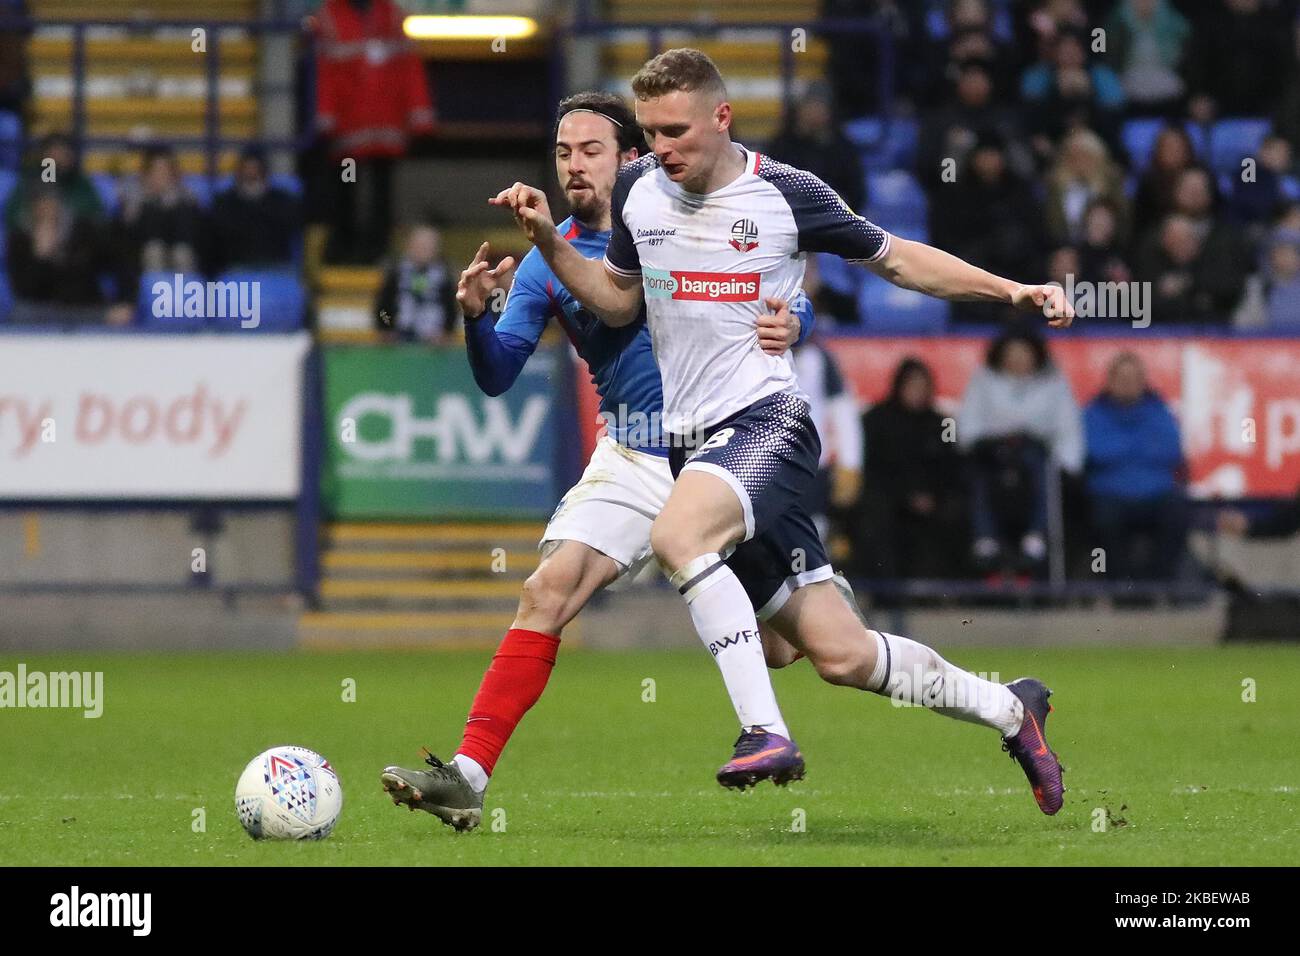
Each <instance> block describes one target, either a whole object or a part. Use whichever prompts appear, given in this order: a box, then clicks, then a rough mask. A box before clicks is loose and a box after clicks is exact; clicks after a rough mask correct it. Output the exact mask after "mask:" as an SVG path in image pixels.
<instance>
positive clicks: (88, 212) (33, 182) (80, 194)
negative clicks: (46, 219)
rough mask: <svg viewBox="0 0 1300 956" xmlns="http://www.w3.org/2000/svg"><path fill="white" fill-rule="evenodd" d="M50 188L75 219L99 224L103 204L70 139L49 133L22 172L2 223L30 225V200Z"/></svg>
mask: <svg viewBox="0 0 1300 956" xmlns="http://www.w3.org/2000/svg"><path fill="white" fill-rule="evenodd" d="M48 185H53V186H55V187H56V188H57V189H58V192H59V196H60V198H61V200H62V203H63V205H64V207H65V208H66V209H67V210H68V212H69V213H70V214H71V215H72V217H73V218H74V219H85V220H87V221H88V222H90V223H92V224H95V225H98V224H100V223H102V222H103V220H104V205H103V203H101V202H100V201H99V193H98V192H96V191H95V184H94V183H92V182H91V181H90V177H89V176H87V175H86V174H85V173H83V172H82V171H81V163H80V161H79V157H78V156H77V151H76V149H74V148H73V145H72V140H71V138H69V137H68V136H66V135H64V134H63V133H51V134H49V135H48V136H46V137H45V138H44V139H42V140H41V142H40V144H39V145H38V147H37V150H36V155H35V156H33V157H32V162H31V165H30V166H29V167H28V168H27V169H26V170H25V171H24V174H23V176H22V178H21V179H20V180H19V181H18V185H17V187H16V188H15V189H14V191H13V193H12V194H11V195H10V196H9V202H8V204H7V205H6V207H5V224H6V225H7V226H8V227H9V228H10V229H15V228H18V227H19V226H23V225H26V226H31V224H32V223H31V220H30V219H29V218H28V216H29V214H30V212H31V204H32V197H33V196H34V195H35V194H36V193H38V192H44V191H45V187H46V186H48Z"/></svg>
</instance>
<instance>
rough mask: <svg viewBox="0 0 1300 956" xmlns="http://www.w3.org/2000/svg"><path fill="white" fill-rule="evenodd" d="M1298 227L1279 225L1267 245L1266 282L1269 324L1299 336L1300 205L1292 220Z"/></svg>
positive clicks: (1296, 208) (1293, 213)
mask: <svg viewBox="0 0 1300 956" xmlns="http://www.w3.org/2000/svg"><path fill="white" fill-rule="evenodd" d="M1289 218H1290V219H1292V220H1293V221H1296V224H1295V225H1291V226H1286V225H1279V226H1278V227H1277V228H1276V229H1274V230H1273V232H1272V233H1271V234H1270V236H1269V239H1268V242H1267V244H1266V246H1265V250H1266V255H1267V259H1266V260H1265V264H1264V279H1265V281H1266V282H1267V283H1268V322H1269V325H1270V326H1271V327H1272V328H1274V329H1277V330H1279V331H1281V330H1285V331H1287V332H1289V333H1290V334H1292V335H1294V334H1297V333H1300V206H1295V207H1293V211H1292V213H1291V215H1290V217H1289Z"/></svg>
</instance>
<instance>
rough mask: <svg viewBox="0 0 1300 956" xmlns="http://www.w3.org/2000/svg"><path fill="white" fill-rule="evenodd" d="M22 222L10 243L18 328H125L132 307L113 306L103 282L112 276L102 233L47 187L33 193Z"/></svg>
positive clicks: (13, 319)
mask: <svg viewBox="0 0 1300 956" xmlns="http://www.w3.org/2000/svg"><path fill="white" fill-rule="evenodd" d="M22 218H23V222H22V224H20V225H19V226H18V228H17V229H15V230H14V231H13V233H12V234H11V235H10V237H9V249H8V254H7V256H6V263H5V265H6V267H7V268H8V270H9V284H10V286H11V287H12V288H13V291H14V295H15V299H16V301H15V303H14V308H13V311H12V312H11V313H10V316H9V320H10V321H11V322H13V323H15V324H19V325H25V324H36V323H41V324H43V323H47V322H64V321H66V322H73V323H97V322H105V323H108V324H110V325H124V324H127V323H129V322H130V321H131V308H130V306H120V305H118V306H112V307H110V303H108V302H107V301H106V299H105V296H104V291H103V289H102V287H101V285H100V276H101V275H102V274H103V273H105V272H107V271H109V262H108V256H107V250H106V247H105V244H104V242H103V237H102V233H101V232H100V230H99V228H98V227H97V226H96V225H95V224H94V223H93V222H91V221H90V219H89V218H87V217H86V216H85V215H80V214H78V213H77V211H76V210H75V209H74V208H73V207H72V206H71V205H70V204H68V203H67V202H66V201H65V199H64V194H63V190H61V189H60V188H59V187H58V186H56V185H54V184H52V183H51V184H47V185H45V186H44V187H41V188H39V189H36V190H35V191H33V192H32V193H31V195H30V196H29V200H28V208H27V211H26V213H25V214H24V216H23V217H22Z"/></svg>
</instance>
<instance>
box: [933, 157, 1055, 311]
mask: <svg viewBox="0 0 1300 956" xmlns="http://www.w3.org/2000/svg"><path fill="white" fill-rule="evenodd" d="M930 237H931V239H932V240H933V242H934V244H935V245H937V246H938V247H939V248H941V249H945V250H947V251H948V252H951V253H952V254H953V255H955V256H958V257H960V258H962V259H965V260H966V261H967V262H972V263H974V264H976V265H978V266H980V267H981V268H984V269H988V270H989V271H990V272H993V273H995V274H997V275H1032V274H1034V273H1035V272H1037V271H1038V270H1039V268H1041V260H1040V259H1039V251H1040V250H1041V249H1042V238H1043V230H1042V211H1041V210H1040V209H1039V206H1038V203H1037V202H1036V201H1035V199H1034V197H1033V190H1032V188H1031V186H1030V184H1029V183H1028V182H1026V181H1025V180H1022V179H1021V178H1020V177H1018V176H1016V175H1015V174H1014V173H1013V172H1012V171H1011V170H1010V168H1009V167H1008V163H1007V158H1006V153H1005V151H1004V148H1003V142H1002V139H1001V137H1000V136H998V134H997V133H993V132H984V133H981V134H980V136H979V139H978V141H977V143H976V145H975V148H974V149H973V150H972V151H971V153H970V155H969V157H968V158H967V162H966V164H965V167H964V168H963V169H962V170H961V171H960V172H959V173H958V175H957V181H956V183H954V184H951V185H949V186H948V187H947V191H946V192H944V193H942V195H941V196H940V197H939V198H938V200H937V201H935V202H933V203H931V204H930ZM1004 311H1005V309H1002V308H1001V307H999V306H997V305H993V304H984V303H976V302H961V303H954V306H953V318H954V319H957V320H959V321H974V322H981V321H982V322H988V321H997V320H998V319H999V318H1001V316H1002V312H1004Z"/></svg>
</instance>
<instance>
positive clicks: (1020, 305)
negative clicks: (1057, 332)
mask: <svg viewBox="0 0 1300 956" xmlns="http://www.w3.org/2000/svg"><path fill="white" fill-rule="evenodd" d="M1011 304H1012V305H1014V306H1015V307H1016V308H1017V309H1023V310H1025V311H1026V312H1041V313H1042V314H1043V315H1045V316H1046V317H1047V320H1048V321H1047V324H1048V325H1050V326H1051V327H1052V328H1054V329H1068V328H1069V327H1070V323H1071V322H1073V321H1074V306H1073V305H1071V304H1070V300H1069V299H1067V298H1066V297H1065V290H1064V289H1063V288H1061V287H1060V286H1059V285H1022V286H1020V287H1019V288H1017V289H1016V291H1015V292H1013V293H1011Z"/></svg>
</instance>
